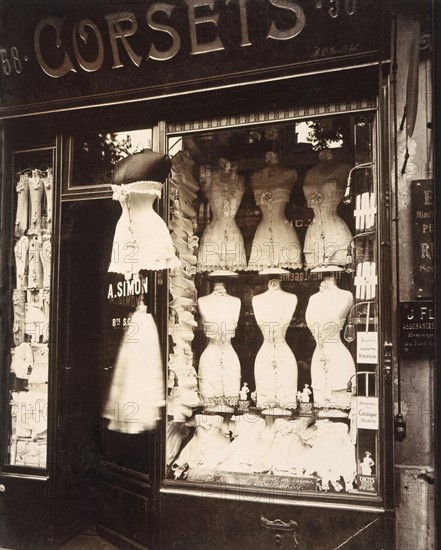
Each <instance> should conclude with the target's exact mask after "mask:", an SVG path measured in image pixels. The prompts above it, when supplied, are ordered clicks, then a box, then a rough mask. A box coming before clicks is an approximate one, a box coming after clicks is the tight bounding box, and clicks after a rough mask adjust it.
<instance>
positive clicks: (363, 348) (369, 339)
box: [357, 331, 378, 365]
mask: <svg viewBox="0 0 441 550" xmlns="http://www.w3.org/2000/svg"><path fill="white" fill-rule="evenodd" d="M357 363H367V364H369V365H376V364H378V332H376V331H372V332H357Z"/></svg>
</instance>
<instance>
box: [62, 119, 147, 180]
mask: <svg viewBox="0 0 441 550" xmlns="http://www.w3.org/2000/svg"><path fill="white" fill-rule="evenodd" d="M151 141H152V130H151V129H143V130H127V131H121V132H115V131H111V132H105V131H104V132H97V131H95V130H86V131H81V132H78V133H77V134H75V135H74V136H73V137H72V139H71V151H70V159H69V165H70V176H69V188H71V187H89V186H98V185H110V177H111V172H112V169H113V167H114V166H115V164H116V163H117V162H118V161H119V160H121V159H123V158H124V157H126V156H128V155H130V154H132V153H135V152H137V151H141V150H142V149H144V148H149V147H150V146H151Z"/></svg>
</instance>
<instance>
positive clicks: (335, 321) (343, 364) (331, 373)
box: [305, 275, 355, 409]
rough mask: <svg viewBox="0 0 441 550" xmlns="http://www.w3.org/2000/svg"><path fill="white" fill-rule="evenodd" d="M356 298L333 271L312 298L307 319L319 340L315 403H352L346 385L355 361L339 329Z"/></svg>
mask: <svg viewBox="0 0 441 550" xmlns="http://www.w3.org/2000/svg"><path fill="white" fill-rule="evenodd" d="M353 300H354V299H353V296H352V293H351V292H349V291H348V290H342V289H341V288H338V286H337V283H336V281H335V278H334V276H333V275H328V276H326V277H325V278H324V279H323V281H322V283H321V284H320V290H319V292H317V293H316V294H313V295H312V296H311V297H310V299H309V303H308V307H307V308H306V313H305V319H306V323H307V325H308V328H309V329H310V331H311V332H312V334H313V336H314V339H315V341H316V343H317V346H316V348H315V350H314V354H313V356H312V362H311V386H312V389H313V390H314V405H315V407H318V408H323V407H326V408H334V409H346V408H349V407H350V402H351V394H350V393H348V392H347V391H346V388H347V383H348V381H349V379H350V377H351V376H352V375H353V374H355V364H354V360H353V358H352V355H351V354H350V352H349V350H348V349H347V348H346V346H345V345H344V344H343V342H342V341H341V336H340V332H341V329H342V327H343V325H344V323H345V320H346V316H347V315H348V313H349V311H350V309H351V307H352V304H353Z"/></svg>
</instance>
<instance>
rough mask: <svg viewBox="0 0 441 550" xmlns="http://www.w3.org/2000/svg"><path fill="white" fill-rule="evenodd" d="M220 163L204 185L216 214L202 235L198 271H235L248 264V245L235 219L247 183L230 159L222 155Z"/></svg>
mask: <svg viewBox="0 0 441 550" xmlns="http://www.w3.org/2000/svg"><path fill="white" fill-rule="evenodd" d="M218 164H219V168H218V170H216V171H214V172H212V173H208V174H207V177H206V181H205V185H204V187H203V191H204V193H205V195H206V197H207V199H208V201H209V204H210V209H211V212H212V215H213V217H212V219H211V221H210V223H209V224H208V225H207V227H206V229H205V231H204V233H203V235H202V237H201V242H200V246H199V253H198V271H221V272H226V271H231V272H234V271H237V270H242V269H245V268H246V256H245V245H244V242H243V237H242V234H241V232H240V229H239V227H238V226H237V224H236V220H235V216H236V213H237V211H238V210H239V206H240V202H241V200H242V197H243V194H244V191H245V184H244V181H243V178H242V177H240V176H239V175H238V174H237V169H236V167H235V166H233V165H232V164H231V162H230V161H229V160H227V159H224V158H221V159H219V163H218ZM223 274H226V273H223ZM213 275H214V274H213Z"/></svg>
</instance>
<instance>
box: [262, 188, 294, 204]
mask: <svg viewBox="0 0 441 550" xmlns="http://www.w3.org/2000/svg"><path fill="white" fill-rule="evenodd" d="M290 196H291V190H290V189H283V188H282V189H274V191H265V190H263V189H262V190H260V189H255V190H254V200H255V201H256V204H257V205H258V206H262V205H268V206H269V205H270V204H271V203H275V202H289V197H290Z"/></svg>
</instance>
